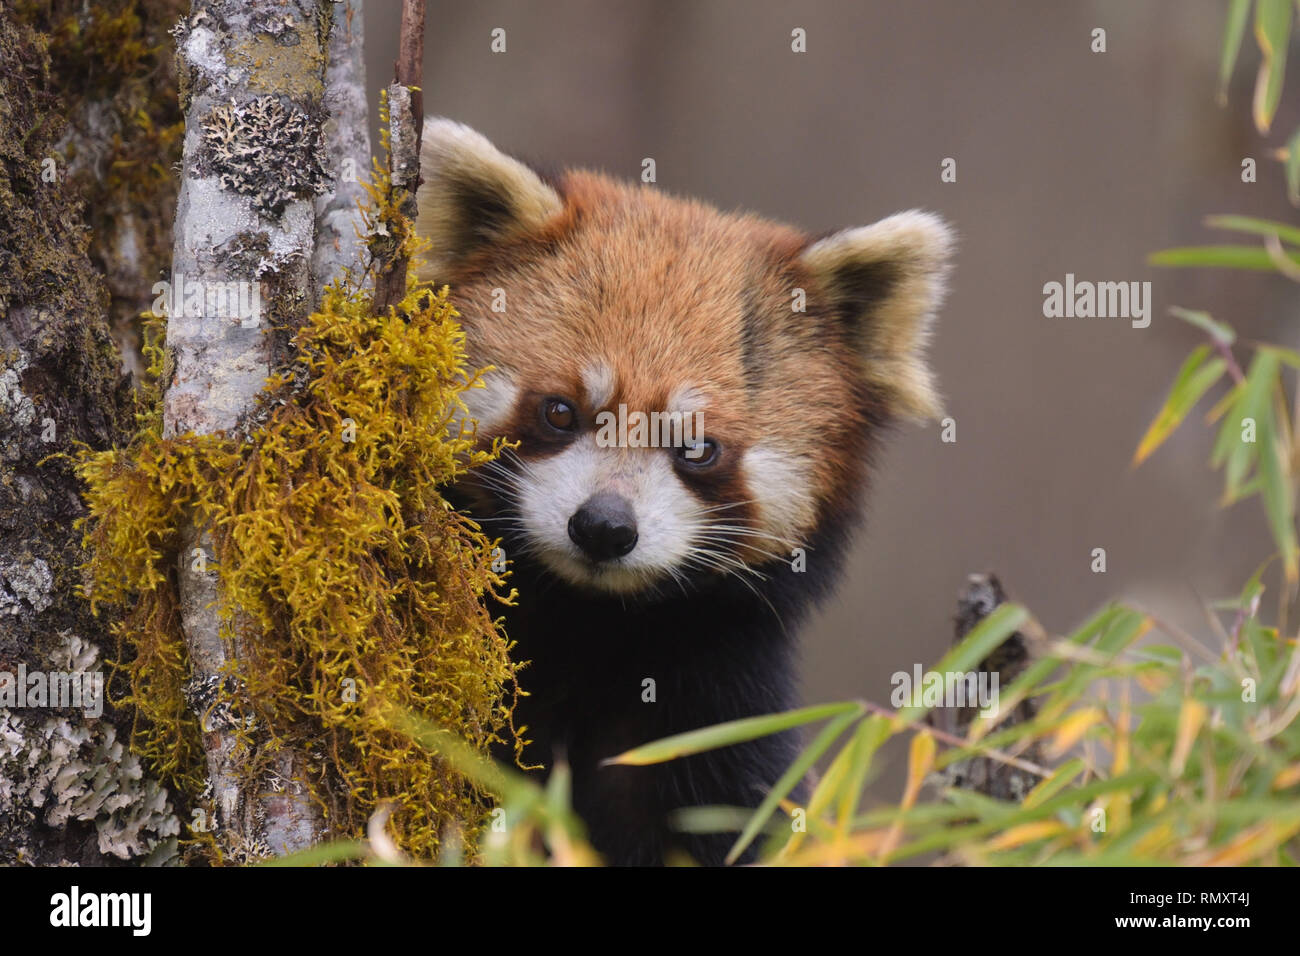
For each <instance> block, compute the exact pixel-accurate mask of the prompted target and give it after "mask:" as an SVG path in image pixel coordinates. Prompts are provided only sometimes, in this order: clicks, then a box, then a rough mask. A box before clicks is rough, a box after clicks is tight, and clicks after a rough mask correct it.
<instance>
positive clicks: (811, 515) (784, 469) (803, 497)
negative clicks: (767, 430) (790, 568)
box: [741, 442, 817, 546]
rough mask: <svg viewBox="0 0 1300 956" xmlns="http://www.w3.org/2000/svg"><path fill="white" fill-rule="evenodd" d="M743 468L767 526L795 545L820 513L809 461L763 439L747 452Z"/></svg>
mask: <svg viewBox="0 0 1300 956" xmlns="http://www.w3.org/2000/svg"><path fill="white" fill-rule="evenodd" d="M741 468H742V469H744V473H745V484H746V485H748V486H749V490H750V491H751V492H752V493H753V495H754V497H755V499H757V501H758V510H759V521H760V523H761V525H762V527H763V529H764V530H765V531H767V532H768V533H769V534H771V535H772V536H773V537H775V538H779V539H780V540H781V541H782V542H783V543H791V546H794V545H793V543H794V542H797V541H798V539H799V537H800V535H802V534H804V533H805V532H806V531H807V530H808V529H809V528H811V527H812V526H813V522H814V521H815V519H816V517H817V510H816V504H815V502H814V500H813V497H812V495H811V494H809V474H810V470H811V469H810V468H809V467H808V463H807V462H806V461H803V460H801V459H799V458H796V457H794V456H793V455H787V454H786V453H785V452H782V451H778V450H777V449H776V448H773V447H772V446H771V445H766V444H763V443H761V442H760V443H759V444H757V445H754V446H753V447H752V448H750V449H749V450H748V451H747V452H745V457H744V460H743V461H742V462H741Z"/></svg>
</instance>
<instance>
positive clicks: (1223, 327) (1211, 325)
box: [1169, 306, 1237, 345]
mask: <svg viewBox="0 0 1300 956" xmlns="http://www.w3.org/2000/svg"><path fill="white" fill-rule="evenodd" d="M1169 313H1170V315H1173V316H1174V317H1175V318H1179V319H1182V320H1183V321H1184V322H1187V323H1188V324H1190V325H1194V326H1196V327H1197V328H1198V329H1200V330H1201V331H1203V332H1205V333H1206V334H1208V335H1209V336H1210V338H1212V339H1214V340H1215V341H1216V342H1219V343H1221V344H1223V345H1231V344H1232V343H1233V342H1235V341H1237V333H1236V332H1234V331H1233V329H1232V326H1230V325H1227V324H1225V323H1223V322H1216V321H1214V319H1213V317H1211V315H1210V313H1208V312H1200V311H1197V310H1196V309H1182V308H1179V307H1178V306H1173V307H1172V308H1170V310H1169Z"/></svg>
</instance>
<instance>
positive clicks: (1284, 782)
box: [1273, 763, 1300, 790]
mask: <svg viewBox="0 0 1300 956" xmlns="http://www.w3.org/2000/svg"><path fill="white" fill-rule="evenodd" d="M1297 783H1300V763H1293V764H1292V765H1291V766H1289V767H1284V768H1282V769H1281V770H1279V771H1278V774H1277V776H1276V777H1274V778H1273V789H1274V790H1286V789H1287V788H1288V787H1294V786H1295V785H1296V784H1297Z"/></svg>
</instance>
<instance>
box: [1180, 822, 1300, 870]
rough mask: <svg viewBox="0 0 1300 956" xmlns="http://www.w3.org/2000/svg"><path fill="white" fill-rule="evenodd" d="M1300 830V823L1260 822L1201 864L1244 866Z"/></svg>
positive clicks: (1200, 863) (1238, 835)
mask: <svg viewBox="0 0 1300 956" xmlns="http://www.w3.org/2000/svg"><path fill="white" fill-rule="evenodd" d="M1296 831H1300V823H1273V822H1267V823H1260V824H1257V825H1255V826H1253V827H1251V828H1250V829H1248V830H1243V831H1242V832H1241V833H1239V834H1237V836H1236V837H1235V838H1234V839H1233V840H1232V842H1230V843H1229V844H1228V845H1227V846H1226V847H1224V848H1223V849H1221V850H1219V851H1218V852H1217V853H1214V854H1212V855H1211V856H1209V857H1207V858H1205V859H1204V860H1203V861H1201V862H1199V863H1198V865H1200V866H1244V865H1245V864H1247V863H1253V862H1255V861H1257V860H1258V859H1259V858H1260V857H1261V856H1263V855H1264V854H1265V853H1268V852H1269V851H1271V850H1273V849H1275V848H1276V847H1278V846H1279V845H1281V844H1283V843H1285V842H1286V841H1287V840H1289V839H1291V837H1292V836H1294V835H1295V833H1296Z"/></svg>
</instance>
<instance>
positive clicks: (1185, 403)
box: [1133, 317, 1228, 465]
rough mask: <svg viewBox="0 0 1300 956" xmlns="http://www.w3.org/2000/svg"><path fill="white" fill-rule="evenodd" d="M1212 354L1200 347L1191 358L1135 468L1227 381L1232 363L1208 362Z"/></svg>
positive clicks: (1150, 431)
mask: <svg viewBox="0 0 1300 956" xmlns="http://www.w3.org/2000/svg"><path fill="white" fill-rule="evenodd" d="M1207 318H1208V317H1207ZM1209 354H1210V347H1209V346H1208V345H1202V346H1200V347H1199V348H1197V349H1196V350H1195V351H1194V352H1192V354H1191V355H1189V356H1188V357H1187V361H1185V362H1184V363H1183V366H1182V368H1180V369H1179V370H1178V375H1177V377H1176V378H1175V379H1174V384H1173V387H1172V388H1170V389H1169V396H1168V397H1167V398H1166V399H1165V403H1164V405H1163V406H1162V407H1161V409H1160V411H1159V412H1157V413H1156V417H1155V420H1154V421H1152V422H1151V425H1150V427H1148V428H1147V431H1146V434H1145V435H1143V436H1142V441H1141V442H1139V443H1138V447H1137V451H1135V452H1134V453H1133V464H1134V465H1140V464H1142V462H1144V461H1145V460H1146V459H1147V458H1148V457H1150V455H1151V453H1152V452H1154V451H1155V450H1156V449H1157V448H1159V447H1160V446H1161V445H1162V444H1164V442H1165V440H1166V439H1167V438H1168V437H1169V436H1170V435H1172V434H1173V433H1174V431H1175V430H1176V429H1177V428H1178V426H1179V425H1181V424H1182V423H1183V420H1184V419H1185V418H1186V417H1187V414H1188V412H1190V411H1191V410H1192V408H1193V407H1194V406H1195V405H1196V403H1197V402H1198V401H1200V400H1201V397H1202V396H1203V395H1204V394H1205V393H1206V392H1207V391H1209V390H1210V389H1211V388H1212V387H1213V386H1214V383H1215V382H1217V381H1218V380H1219V379H1221V378H1222V377H1223V373H1224V372H1226V371H1227V369H1228V363H1227V362H1225V361H1224V360H1223V359H1214V360H1212V361H1210V362H1206V361H1205V360H1206V358H1208V357H1209Z"/></svg>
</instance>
